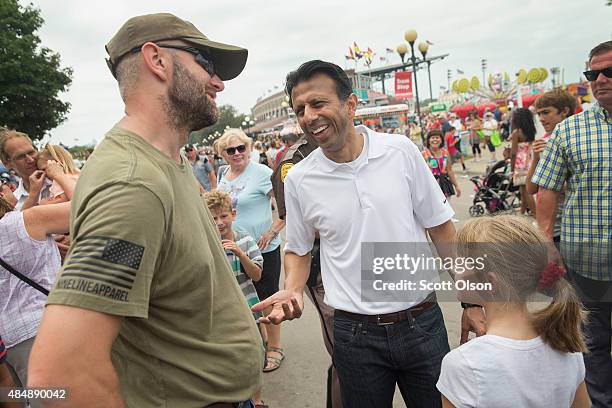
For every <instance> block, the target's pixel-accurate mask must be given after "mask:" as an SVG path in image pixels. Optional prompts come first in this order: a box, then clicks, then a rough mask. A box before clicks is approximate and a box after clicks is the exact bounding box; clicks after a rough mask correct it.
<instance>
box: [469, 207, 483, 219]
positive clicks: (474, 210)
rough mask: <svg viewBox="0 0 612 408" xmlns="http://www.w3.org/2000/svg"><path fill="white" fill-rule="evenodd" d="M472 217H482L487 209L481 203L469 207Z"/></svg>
mask: <svg viewBox="0 0 612 408" xmlns="http://www.w3.org/2000/svg"><path fill="white" fill-rule="evenodd" d="M469 212H470V217H480V216H482V215H483V214H484V212H485V210H484V208H482V206H480V205H473V206H471V207H470V209H469Z"/></svg>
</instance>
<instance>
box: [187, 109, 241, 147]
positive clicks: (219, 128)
mask: <svg viewBox="0 0 612 408" xmlns="http://www.w3.org/2000/svg"><path fill="white" fill-rule="evenodd" d="M218 109H219V120H218V121H217V123H215V124H214V125H212V126H209V127H207V128H204V129H202V130H198V131H196V132H192V133H191V135H190V136H189V143H202V142H203V141H206V142H207V143H209V142H211V141H212V140H214V139H216V136H215V133H218V134H223V131H224V130H225V128H226V127H227V126H229V127H231V128H239V127H241V125H242V121H243V120H244V118H245V115H244V114H242V113H238V111H237V110H236V108H234V107H233V106H232V105H221V106H219V108H218ZM210 136H213V137H212V138H211V139H210V140H209V137H210Z"/></svg>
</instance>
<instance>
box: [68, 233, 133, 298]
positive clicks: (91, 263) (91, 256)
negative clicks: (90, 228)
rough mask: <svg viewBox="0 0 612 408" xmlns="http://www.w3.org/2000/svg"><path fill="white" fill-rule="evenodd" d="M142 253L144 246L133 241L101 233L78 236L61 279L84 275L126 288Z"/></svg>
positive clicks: (131, 282) (130, 284) (128, 286)
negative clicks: (101, 234)
mask: <svg viewBox="0 0 612 408" xmlns="http://www.w3.org/2000/svg"><path fill="white" fill-rule="evenodd" d="M143 254H144V247H143V246H141V245H138V244H134V243H133V242H129V241H124V240H121V239H115V238H109V237H101V236H86V237H82V238H80V239H79V240H78V242H76V243H75V244H74V248H73V250H72V253H71V254H70V257H69V259H68V262H67V264H66V266H64V269H63V272H62V278H63V277H79V278H86V279H88V280H95V281H99V282H102V283H105V284H111V285H113V286H118V287H121V288H124V289H128V290H129V289H131V288H132V285H133V284H134V279H135V278H136V272H137V271H138V268H139V267H140V263H141V262H142V257H143Z"/></svg>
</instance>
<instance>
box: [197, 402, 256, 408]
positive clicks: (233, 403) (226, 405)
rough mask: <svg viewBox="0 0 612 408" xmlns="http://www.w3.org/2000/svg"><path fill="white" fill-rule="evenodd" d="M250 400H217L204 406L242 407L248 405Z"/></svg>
mask: <svg viewBox="0 0 612 408" xmlns="http://www.w3.org/2000/svg"><path fill="white" fill-rule="evenodd" d="M247 403H248V401H245V402H215V403H214V404H211V405H207V406H206V407H204V408H240V407H242V406H244V407H246V406H247Z"/></svg>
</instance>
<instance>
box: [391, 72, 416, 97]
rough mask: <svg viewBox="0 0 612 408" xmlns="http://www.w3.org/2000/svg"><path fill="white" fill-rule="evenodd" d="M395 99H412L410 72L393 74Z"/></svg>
mask: <svg viewBox="0 0 612 408" xmlns="http://www.w3.org/2000/svg"><path fill="white" fill-rule="evenodd" d="M395 97H396V98H412V97H413V96H412V72H405V71H401V72H396V73H395Z"/></svg>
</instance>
